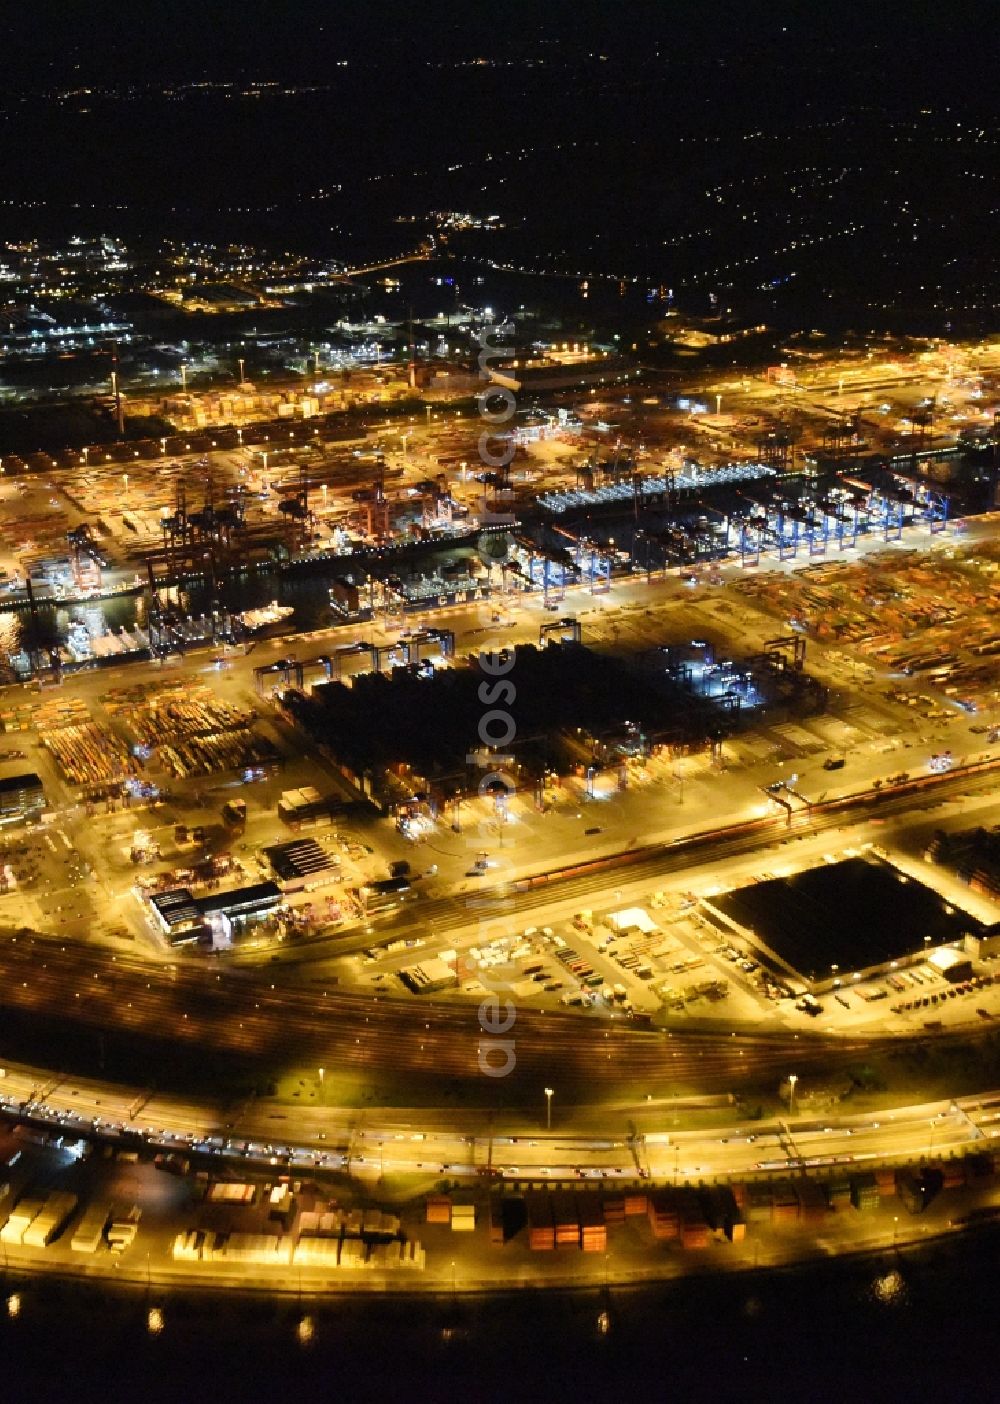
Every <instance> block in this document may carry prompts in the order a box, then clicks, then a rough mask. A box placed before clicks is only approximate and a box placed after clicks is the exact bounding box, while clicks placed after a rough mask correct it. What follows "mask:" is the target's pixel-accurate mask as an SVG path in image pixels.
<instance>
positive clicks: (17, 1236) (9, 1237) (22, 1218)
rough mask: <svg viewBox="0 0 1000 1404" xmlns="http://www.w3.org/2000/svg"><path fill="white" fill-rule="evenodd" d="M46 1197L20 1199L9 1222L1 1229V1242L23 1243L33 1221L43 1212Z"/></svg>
mask: <svg viewBox="0 0 1000 1404" xmlns="http://www.w3.org/2000/svg"><path fill="white" fill-rule="evenodd" d="M44 1203H45V1201H44V1199H29V1198H28V1197H27V1196H25V1197H24V1198H23V1199H19V1200H18V1202H17V1205H16V1207H15V1208H14V1209H13V1210H12V1212H11V1213H10V1215H9V1217H8V1219H7V1222H6V1223H5V1224H4V1226H3V1228H2V1229H0V1243H23V1242H24V1235H25V1234H26V1233H27V1231H28V1228H29V1227H30V1225H31V1223H32V1222H33V1221H34V1220H35V1219H36V1218H37V1217H38V1215H39V1214H40V1213H41V1212H42V1206H43V1205H44Z"/></svg>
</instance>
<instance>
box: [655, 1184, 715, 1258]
mask: <svg viewBox="0 0 1000 1404" xmlns="http://www.w3.org/2000/svg"><path fill="white" fill-rule="evenodd" d="M654 1232H655V1230H654ZM680 1239H681V1247H682V1248H707V1247H708V1224H707V1222H706V1220H705V1212H704V1210H703V1209H702V1206H701V1202H700V1201H699V1199H698V1196H697V1195H696V1194H689V1195H685V1196H684V1198H683V1200H682V1202H681V1209H680Z"/></svg>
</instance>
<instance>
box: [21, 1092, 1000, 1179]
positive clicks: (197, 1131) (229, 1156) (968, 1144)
mask: <svg viewBox="0 0 1000 1404" xmlns="http://www.w3.org/2000/svg"><path fill="white" fill-rule="evenodd" d="M725 1103H726V1099H713V1098H705V1099H695V1100H694V1101H676V1100H671V1101H661V1100H654V1101H651V1102H644V1103H640V1104H638V1105H636V1106H632V1107H629V1106H623V1105H610V1106H590V1107H581V1108H578V1109H576V1110H575V1112H574V1113H573V1115H572V1116H571V1117H568V1118H567V1117H564V1116H563V1115H562V1112H561V1110H560V1117H559V1119H561V1120H563V1121H564V1123H565V1124H564V1125H563V1126H559V1125H556V1126H554V1127H553V1128H546V1127H545V1126H544V1125H543V1124H542V1119H538V1118H531V1117H528V1116H525V1115H524V1114H517V1113H513V1112H499V1111H494V1112H488V1113H487V1112H476V1111H471V1110H458V1109H453V1110H450V1111H441V1110H437V1111H425V1110H418V1109H411V1110H408V1111H399V1110H379V1109H376V1108H372V1109H368V1110H366V1111H364V1112H358V1111H355V1110H351V1109H346V1108H339V1107H328V1108H320V1107H312V1108H302V1109H301V1111H299V1112H297V1113H296V1120H295V1123H294V1126H291V1127H290V1123H289V1119H288V1117H287V1114H286V1113H285V1112H283V1111H278V1110H277V1109H275V1108H274V1107H273V1106H268V1105H267V1104H262V1105H251V1106H249V1107H247V1108H245V1109H244V1110H243V1112H242V1113H241V1114H240V1116H239V1119H238V1120H237V1121H235V1122H233V1121H223V1119H222V1118H223V1117H225V1116H226V1115H227V1113H226V1112H225V1110H223V1109H220V1108H218V1107H213V1106H212V1105H211V1104H209V1103H206V1104H195V1103H191V1104H189V1103H186V1102H183V1101H179V1100H177V1099H171V1098H168V1097H165V1096H163V1095H162V1094H159V1093H152V1094H151V1093H148V1092H142V1091H139V1090H137V1089H135V1088H128V1087H123V1086H120V1085H115V1084H110V1083H104V1082H94V1081H86V1080H69V1081H60V1080H56V1079H47V1078H46V1077H45V1076H44V1075H42V1074H39V1073H37V1072H36V1071H34V1070H32V1069H29V1068H23V1067H16V1066H8V1067H7V1068H6V1069H4V1076H3V1078H2V1080H0V1110H2V1111H3V1113H4V1114H5V1115H7V1116H9V1117H10V1116H19V1117H22V1118H24V1119H25V1120H26V1121H28V1122H30V1123H32V1124H36V1125H39V1126H43V1127H48V1128H53V1127H56V1128H58V1129H59V1130H60V1131H61V1133H62V1134H64V1135H66V1136H69V1135H70V1134H72V1133H78V1134H81V1135H85V1136H94V1135H97V1136H107V1137H110V1138H112V1139H114V1138H116V1137H118V1138H120V1137H121V1135H122V1133H125V1135H126V1136H127V1137H130V1138H131V1139H132V1140H133V1141H134V1139H135V1137H136V1136H138V1137H140V1138H142V1139H143V1140H144V1141H145V1142H146V1143H147V1144H148V1145H149V1146H150V1148H155V1149H161V1150H162V1149H170V1150H175V1151H177V1150H183V1151H185V1152H187V1153H192V1154H195V1155H197V1156H205V1157H210V1158H212V1159H215V1160H219V1161H233V1160H235V1161H239V1162H242V1163H247V1162H250V1163H253V1164H259V1163H264V1164H269V1165H275V1164H286V1165H291V1166H301V1167H306V1166H308V1167H310V1168H316V1169H327V1170H331V1171H338V1172H343V1173H347V1174H350V1175H352V1176H353V1177H355V1178H360V1179H366V1178H376V1177H377V1178H379V1179H381V1178H382V1177H383V1176H385V1175H387V1174H391V1175H403V1176H414V1177H417V1178H420V1177H423V1176H426V1175H427V1174H431V1175H434V1176H437V1175H440V1174H446V1175H449V1176H457V1177H459V1178H461V1177H467V1178H471V1177H481V1176H487V1177H490V1178H500V1179H507V1180H522V1181H523V1180H532V1179H534V1180H539V1179H543V1178H548V1179H550V1180H554V1181H557V1180H565V1179H570V1178H582V1179H588V1178H596V1179H612V1180H613V1179H615V1178H618V1177H623V1178H636V1177H641V1178H646V1179H650V1180H654V1181H661V1182H662V1181H664V1180H674V1181H678V1182H679V1181H682V1180H690V1179H694V1178H705V1177H716V1176H723V1177H732V1178H736V1177H741V1176H747V1175H753V1174H755V1173H758V1172H763V1173H779V1172H789V1171H803V1170H814V1169H823V1168H827V1169H831V1168H836V1167H852V1168H854V1169H857V1168H864V1167H865V1166H866V1165H871V1164H874V1163H880V1162H887V1161H888V1162H892V1163H895V1164H902V1163H907V1162H925V1163H926V1162H929V1161H932V1160H934V1159H935V1158H942V1157H947V1156H949V1155H952V1154H956V1153H965V1152H969V1151H975V1150H977V1149H979V1150H983V1149H992V1148H993V1147H994V1146H995V1144H996V1141H997V1139H998V1137H1000V1092H996V1091H994V1092H988V1093H982V1094H979V1095H976V1096H972V1097H963V1098H958V1099H951V1100H939V1101H934V1102H924V1103H917V1104H910V1105H903V1106H895V1107H892V1108H888V1109H884V1110H881V1111H879V1112H878V1113H877V1114H872V1113H866V1114H850V1115H844V1114H841V1113H836V1114H833V1113H829V1114H826V1115H825V1116H823V1117H816V1116H815V1114H808V1115H799V1114H796V1113H795V1109H794V1108H791V1109H790V1111H789V1115H788V1116H782V1117H777V1118H773V1119H770V1120H766V1121H765V1120H762V1121H755V1122H746V1121H744V1122H742V1123H736V1122H733V1123H731V1124H726V1121H725V1113H724V1107H725ZM699 1112H708V1113H709V1114H710V1118H711V1119H714V1121H715V1124H714V1125H712V1126H710V1127H709V1126H706V1125H705V1124H704V1121H703V1124H702V1126H700V1127H699V1126H697V1125H696V1124H695V1125H690V1124H689V1125H688V1126H686V1127H682V1128H681V1129H675V1128H676V1127H677V1125H678V1121H679V1114H682V1113H683V1114H686V1116H687V1120H688V1122H689V1123H697V1121H698V1113H699ZM665 1128H671V1129H665Z"/></svg>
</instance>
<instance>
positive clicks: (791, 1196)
mask: <svg viewBox="0 0 1000 1404" xmlns="http://www.w3.org/2000/svg"><path fill="white" fill-rule="evenodd" d="M798 1221H799V1198H798V1195H797V1194H796V1193H795V1190H794V1188H793V1186H792V1185H790V1184H787V1183H782V1184H778V1185H775V1186H774V1189H773V1190H772V1193H771V1223H772V1224H797V1223H798Z"/></svg>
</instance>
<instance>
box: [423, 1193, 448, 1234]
mask: <svg viewBox="0 0 1000 1404" xmlns="http://www.w3.org/2000/svg"><path fill="white" fill-rule="evenodd" d="M427 1222H428V1223H429V1224H444V1225H445V1227H447V1226H448V1225H449V1224H450V1223H451V1200H450V1199H449V1198H448V1196H447V1195H446V1194H431V1195H428V1196H427Z"/></svg>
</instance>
